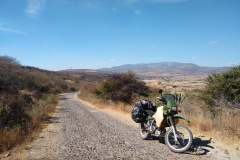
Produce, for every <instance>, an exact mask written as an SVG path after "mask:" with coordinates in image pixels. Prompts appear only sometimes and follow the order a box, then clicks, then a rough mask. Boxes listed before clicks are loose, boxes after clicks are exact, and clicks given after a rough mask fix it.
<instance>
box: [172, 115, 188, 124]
mask: <svg viewBox="0 0 240 160" xmlns="http://www.w3.org/2000/svg"><path fill="white" fill-rule="evenodd" d="M173 118H180V119H183V120H185V121H187V122H188V123H190V121H189V120H188V118H187V117H185V116H183V115H181V114H175V115H174V116H173Z"/></svg>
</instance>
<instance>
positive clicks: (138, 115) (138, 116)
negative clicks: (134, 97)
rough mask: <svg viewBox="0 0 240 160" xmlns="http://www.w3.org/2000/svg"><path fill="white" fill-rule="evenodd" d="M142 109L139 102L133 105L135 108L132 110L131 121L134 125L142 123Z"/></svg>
mask: <svg viewBox="0 0 240 160" xmlns="http://www.w3.org/2000/svg"><path fill="white" fill-rule="evenodd" d="M144 117H145V115H144V109H143V106H142V104H141V103H140V102H137V103H136V104H135V106H134V107H133V109H132V119H133V120H134V121H135V122H136V123H142V122H144V119H145V118H144Z"/></svg>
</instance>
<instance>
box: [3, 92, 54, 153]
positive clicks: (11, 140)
mask: <svg viewBox="0 0 240 160" xmlns="http://www.w3.org/2000/svg"><path fill="white" fill-rule="evenodd" d="M57 102H58V98H57V97H56V96H53V95H48V96H46V98H45V99H42V100H41V101H39V102H38V104H36V105H35V106H33V107H32V108H29V110H28V111H26V114H27V115H28V116H29V117H30V120H31V121H29V122H27V123H26V125H17V126H13V127H5V128H3V129H2V130H0V135H1V137H0V152H4V151H6V150H9V149H11V148H12V147H14V146H16V145H17V144H21V143H26V142H29V141H31V140H33V138H34V136H35V134H36V133H39V131H40V130H42V128H43V127H44V125H43V124H44V123H45V122H46V121H47V120H48V119H49V118H50V117H51V115H52V114H53V113H54V112H55V109H56V104H57Z"/></svg>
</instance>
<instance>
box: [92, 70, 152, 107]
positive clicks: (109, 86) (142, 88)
mask: <svg viewBox="0 0 240 160" xmlns="http://www.w3.org/2000/svg"><path fill="white" fill-rule="evenodd" d="M149 91H150V89H149V88H148V87H147V86H146V85H145V83H144V82H143V81H141V80H139V78H137V76H136V75H135V74H134V73H133V72H131V71H129V72H127V73H114V74H112V75H111V76H110V77H109V78H108V79H107V80H106V81H104V82H102V83H101V85H100V87H99V88H97V89H96V90H95V91H94V93H95V94H96V95H97V96H99V97H100V98H103V99H105V100H112V101H114V102H124V103H131V102H132V100H133V99H134V97H135V96H147V94H148V93H149Z"/></svg>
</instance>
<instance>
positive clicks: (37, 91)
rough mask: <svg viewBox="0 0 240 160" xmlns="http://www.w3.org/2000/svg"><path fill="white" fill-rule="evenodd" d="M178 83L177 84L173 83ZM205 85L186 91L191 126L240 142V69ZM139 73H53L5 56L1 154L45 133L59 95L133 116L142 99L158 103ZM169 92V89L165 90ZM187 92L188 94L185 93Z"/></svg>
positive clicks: (0, 69)
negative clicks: (73, 96)
mask: <svg viewBox="0 0 240 160" xmlns="http://www.w3.org/2000/svg"><path fill="white" fill-rule="evenodd" d="M169 83H170V84H173V83H172V82H169ZM204 83H205V87H204V88H201V89H194V90H188V91H186V92H184V93H181V96H184V97H185V98H184V101H181V102H180V103H179V104H180V109H182V110H183V114H184V115H186V116H187V117H188V118H189V119H190V121H191V123H190V124H187V125H189V127H191V128H194V129H196V130H198V131H199V132H208V133H210V134H214V135H217V136H219V137H220V138H231V139H232V140H237V142H238V141H239V139H240V128H239V122H240V116H239V115H240V66H238V67H234V68H232V69H231V70H229V71H227V72H225V73H221V74H212V75H209V76H208V77H207V78H206V79H205V82H204ZM158 84H159V85H161V87H163V88H159V86H150V85H147V84H146V83H145V82H143V81H142V80H141V79H139V78H138V76H137V75H135V74H134V73H133V72H131V71H129V72H126V73H111V74H108V73H100V72H98V73H95V72H93V71H91V72H89V73H88V72H86V71H78V72H74V71H72V70H70V71H61V72H53V71H47V70H42V69H39V68H35V67H29V66H22V65H21V64H20V63H19V62H18V61H17V60H16V59H15V58H12V57H8V56H0V135H1V136H0V152H3V151H5V150H9V149H11V148H12V147H14V146H16V145H17V144H19V143H22V142H24V141H26V140H31V139H32V137H33V133H35V132H38V131H40V130H41V129H42V127H43V125H42V124H43V123H46V122H47V121H48V120H49V117H50V116H51V114H52V113H53V112H54V111H55V108H56V105H57V103H58V101H59V99H58V94H60V93H64V92H71V91H78V96H79V97H80V98H81V100H84V101H86V102H89V103H91V104H92V105H94V106H95V107H98V108H107V109H111V110H114V111H121V112H123V113H125V114H129V115H130V113H131V110H132V108H133V106H134V104H135V102H136V101H139V99H147V100H150V101H153V102H155V103H156V104H157V105H159V102H157V101H156V97H157V96H159V93H158V90H159V89H164V93H175V92H176V89H177V87H179V86H178V85H176V83H174V85H173V86H172V90H170V89H167V87H164V85H165V84H166V83H165V82H164V83H163V82H158ZM165 88H166V89H165ZM183 94H184V95H183Z"/></svg>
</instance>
